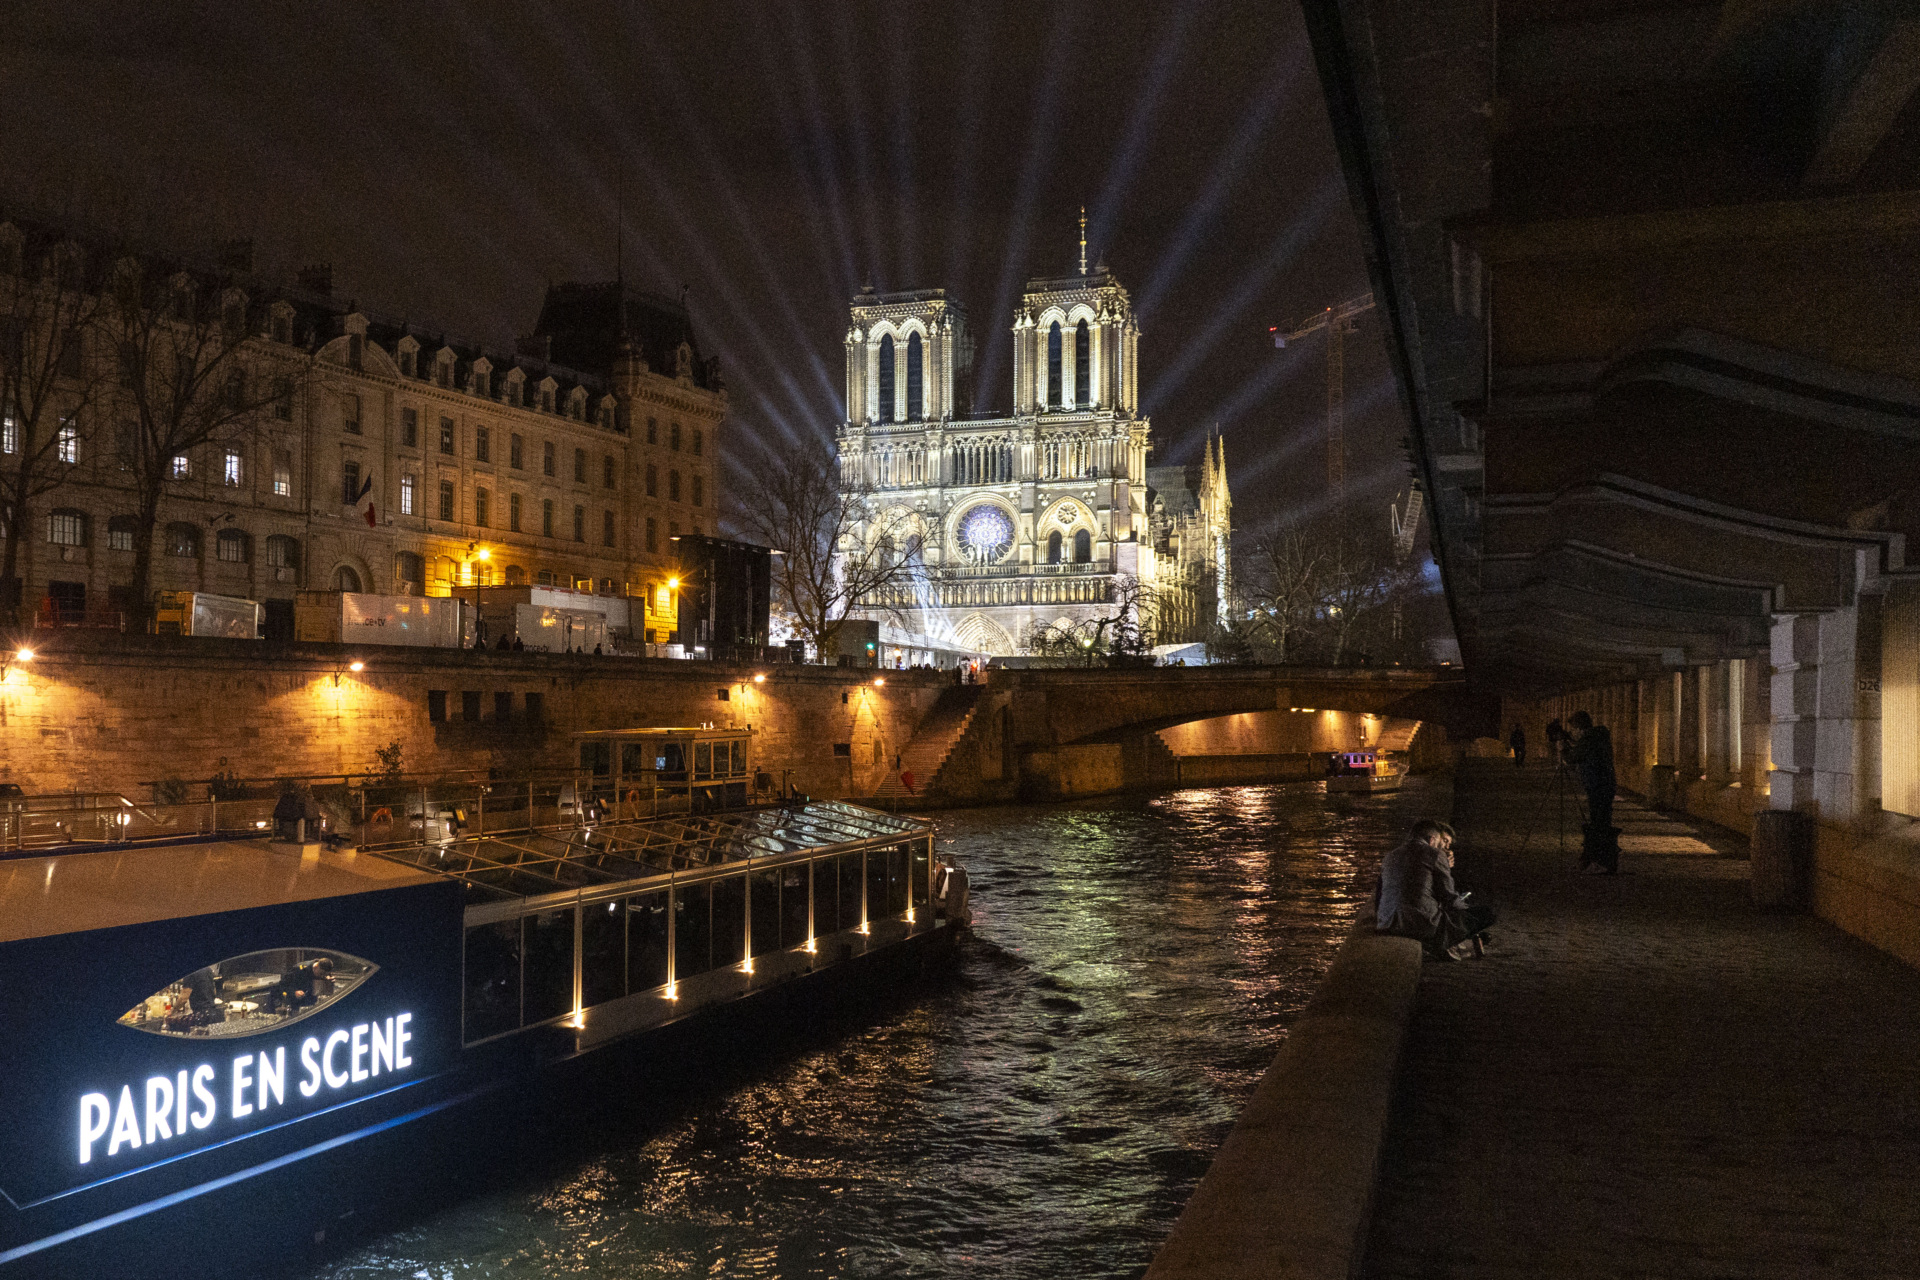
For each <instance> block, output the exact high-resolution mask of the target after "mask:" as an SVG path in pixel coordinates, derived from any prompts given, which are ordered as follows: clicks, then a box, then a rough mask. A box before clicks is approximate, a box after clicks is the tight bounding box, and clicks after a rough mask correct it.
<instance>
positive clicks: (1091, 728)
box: [876, 666, 1498, 803]
mask: <svg viewBox="0 0 1920 1280" xmlns="http://www.w3.org/2000/svg"><path fill="white" fill-rule="evenodd" d="M1302 709H1312V710H1315V711H1321V712H1325V711H1334V712H1351V713H1355V714H1361V713H1365V714H1371V715H1374V716H1378V717H1382V718H1387V719H1398V720H1402V721H1426V722H1430V723H1439V724H1443V725H1446V726H1447V727H1448V729H1449V730H1450V731H1451V732H1453V733H1454V734H1456V735H1465V736H1475V735H1481V734H1491V733H1497V732H1498V730H1497V728H1495V727H1494V726H1493V724H1492V718H1491V715H1489V714H1486V713H1485V712H1484V710H1483V708H1481V707H1480V706H1479V704H1478V703H1477V702H1476V701H1474V700H1473V699H1471V698H1470V697H1469V696H1468V695H1467V690H1466V676H1465V673H1464V672H1463V671H1462V670H1460V669H1459V668H1457V667H1437V668H1407V667H1389V668H1373V669H1369V668H1353V667H1292V666H1288V667H1173V668H1169V667H1153V668H1141V669H1137V670H1129V669H1118V670H1107V669H1100V670H1074V669H1035V668H1027V669H1020V670H996V671H994V672H992V674H991V676H990V678H989V679H988V681H987V683H986V684H985V685H984V686H971V687H968V688H965V689H960V688H954V689H949V690H948V691H947V692H946V694H945V695H943V697H942V700H941V705H940V706H939V707H936V708H935V709H934V711H933V712H932V713H931V714H929V715H928V716H927V717H926V718H925V720H924V721H923V722H922V728H921V729H920V731H919V732H918V733H917V734H916V736H915V738H914V741H913V742H912V743H911V744H909V746H908V747H907V749H906V752H905V753H904V762H905V765H906V767H907V768H908V769H909V770H910V771H911V772H913V773H914V774H915V776H916V777H917V778H918V779H920V780H922V782H923V784H924V785H922V786H921V787H920V788H919V790H918V792H917V798H919V799H921V800H923V801H929V802H932V803H941V802H947V803H952V802H962V801H968V800H995V799H1015V798H1027V799H1039V798H1046V797H1054V796H1071V795H1087V794H1093V793H1097V792H1103V791H1116V790H1123V789H1131V788H1141V787H1153V786H1163V785H1169V784H1172V783H1173V782H1175V781H1176V779H1177V777H1178V773H1177V770H1176V767H1175V762H1174V757H1173V755H1172V754H1171V753H1170V752H1169V751H1168V750H1167V747H1166V745H1165V744H1164V743H1163V742H1162V741H1161V740H1160V739H1159V737H1158V736H1157V735H1158V733H1159V731H1160V730H1163V729H1168V728H1171V727H1173V726H1175V725H1180V724H1187V723H1190V722H1194V721H1201V720H1214V719H1218V718H1220V717H1224V716H1235V715H1242V714H1246V713H1253V712H1272V711H1280V712H1285V711H1289V710H1302ZM896 790H897V788H895V787H888V788H887V789H886V790H885V791H884V792H882V793H876V795H877V796H879V795H884V797H885V798H888V799H892V798H895V794H894V793H895V791H896ZM898 798H900V799H902V800H903V801H906V800H908V798H907V797H906V796H905V795H904V794H902V795H900V796H899V797H898ZM909 802H910V801H909Z"/></svg>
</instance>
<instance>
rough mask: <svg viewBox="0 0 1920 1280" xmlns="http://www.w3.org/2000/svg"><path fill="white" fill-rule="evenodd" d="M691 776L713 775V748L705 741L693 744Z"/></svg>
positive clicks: (709, 776)
mask: <svg viewBox="0 0 1920 1280" xmlns="http://www.w3.org/2000/svg"><path fill="white" fill-rule="evenodd" d="M693 776H694V777H696V778H711V777H712V776H713V748H712V747H711V746H709V745H708V744H707V743H704V742H696V743H694V744H693Z"/></svg>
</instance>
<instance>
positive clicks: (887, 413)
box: [880, 334, 893, 422]
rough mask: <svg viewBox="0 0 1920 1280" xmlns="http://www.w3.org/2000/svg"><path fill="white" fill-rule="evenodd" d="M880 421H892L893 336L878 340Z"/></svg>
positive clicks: (889, 335)
mask: <svg viewBox="0 0 1920 1280" xmlns="http://www.w3.org/2000/svg"><path fill="white" fill-rule="evenodd" d="M880 421H882V422H892V421H893V335H892V334H888V335H887V336H886V337H884V338H882V339H880Z"/></svg>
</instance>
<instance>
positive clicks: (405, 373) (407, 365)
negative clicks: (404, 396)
mask: <svg viewBox="0 0 1920 1280" xmlns="http://www.w3.org/2000/svg"><path fill="white" fill-rule="evenodd" d="M413 370H414V363H413V352H411V351H404V350H403V351H402V352H401V353H400V376H401V377H403V378H411V377H412V376H413Z"/></svg>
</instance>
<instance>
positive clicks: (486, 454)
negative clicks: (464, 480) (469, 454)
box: [473, 427, 493, 462]
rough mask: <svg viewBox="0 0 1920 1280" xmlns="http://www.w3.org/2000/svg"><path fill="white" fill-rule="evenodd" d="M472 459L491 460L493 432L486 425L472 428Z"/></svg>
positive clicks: (479, 460) (478, 460)
mask: <svg viewBox="0 0 1920 1280" xmlns="http://www.w3.org/2000/svg"><path fill="white" fill-rule="evenodd" d="M473 460H474V461H475V462H492V461H493V432H492V431H490V430H488V429H487V428H486V427H475V428H474V429H473Z"/></svg>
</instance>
